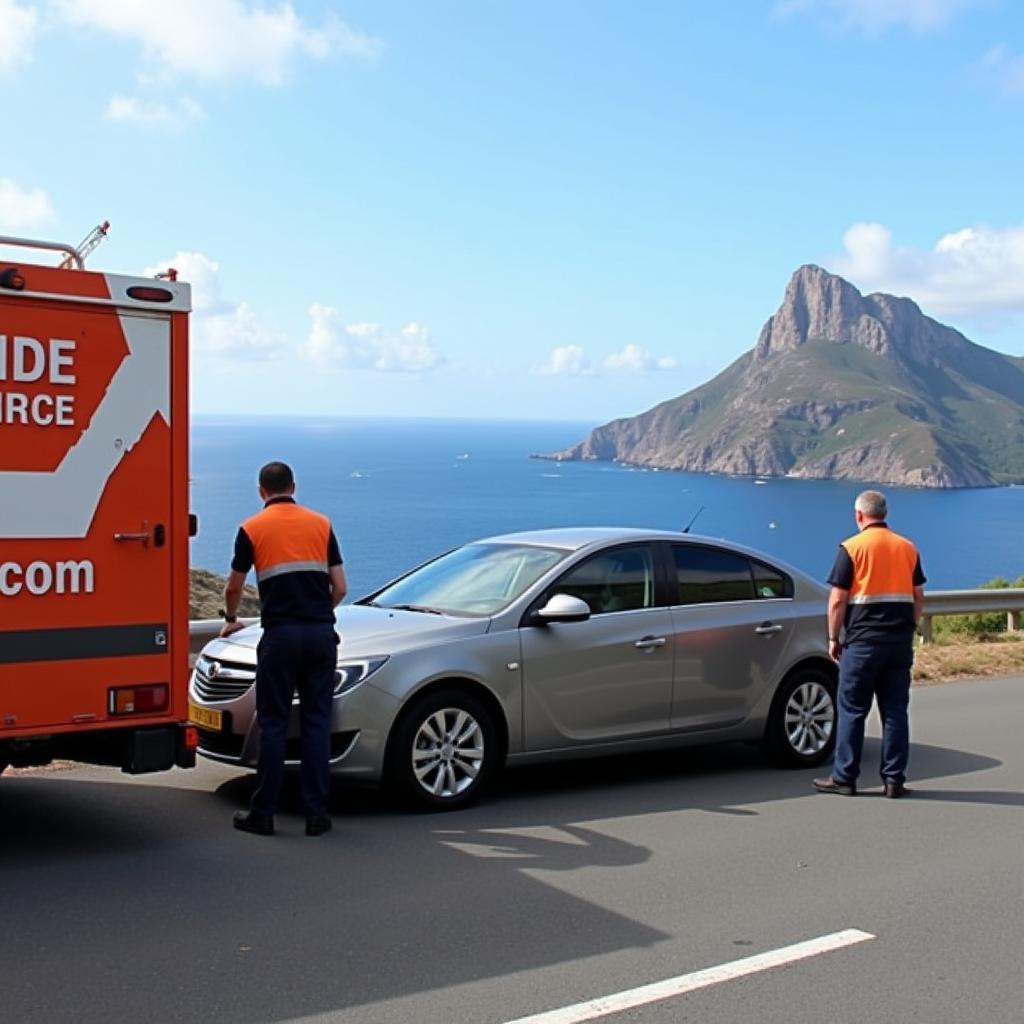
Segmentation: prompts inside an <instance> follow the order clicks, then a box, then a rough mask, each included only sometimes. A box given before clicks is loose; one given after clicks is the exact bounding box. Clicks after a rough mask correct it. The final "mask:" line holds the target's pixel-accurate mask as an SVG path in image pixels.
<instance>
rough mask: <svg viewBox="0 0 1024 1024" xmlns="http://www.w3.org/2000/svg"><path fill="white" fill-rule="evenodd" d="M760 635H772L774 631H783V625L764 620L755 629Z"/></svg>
mask: <svg viewBox="0 0 1024 1024" xmlns="http://www.w3.org/2000/svg"><path fill="white" fill-rule="evenodd" d="M754 632H755V633H757V634H758V636H771V635H772V633H781V632H782V627H781V626H780V625H779V624H778V623H777V622H774V623H773V622H763V623H762V624H761V625H760V626H758V627H757V628H756V629H755V630H754Z"/></svg>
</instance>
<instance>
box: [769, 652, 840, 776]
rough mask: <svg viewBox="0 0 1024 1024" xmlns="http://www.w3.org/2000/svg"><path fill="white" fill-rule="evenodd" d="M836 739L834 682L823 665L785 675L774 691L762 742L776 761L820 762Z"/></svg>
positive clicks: (794, 763)
mask: <svg viewBox="0 0 1024 1024" xmlns="http://www.w3.org/2000/svg"><path fill="white" fill-rule="evenodd" d="M835 743H836V683H835V679H834V678H833V677H832V676H831V675H830V674H829V673H828V672H827V671H825V670H824V669H818V668H806V669H801V670H799V671H797V672H794V673H793V674H792V675H791V676H789V677H787V678H786V679H785V680H784V681H783V682H782V685H781V686H780V687H779V689H778V691H777V692H776V694H775V700H774V701H773V702H772V710H771V713H770V714H769V716H768V725H767V728H766V730H765V736H764V746H765V748H766V750H767V752H768V754H769V755H770V756H771V757H772V758H773V759H774V760H776V761H778V762H780V763H782V764H785V765H789V766H791V767H794V768H809V767H811V766H812V765H817V764H821V762H822V761H824V760H825V759H826V758H827V757H828V756H829V755H830V754H831V753H832V750H833V748H834V747H835Z"/></svg>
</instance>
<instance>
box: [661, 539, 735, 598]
mask: <svg viewBox="0 0 1024 1024" xmlns="http://www.w3.org/2000/svg"><path fill="white" fill-rule="evenodd" d="M672 558H673V561H674V562H675V569H676V580H677V585H678V588H679V591H678V595H679V596H678V599H677V603H678V604H713V603H718V602H722V601H752V600H753V599H754V597H755V593H754V580H753V577H752V575H751V571H750V560H749V559H748V558H747V557H746V556H745V555H739V554H735V553H734V552H732V551H723V550H721V549H720V548H706V547H702V546H700V545H698V544H674V545H673V546H672Z"/></svg>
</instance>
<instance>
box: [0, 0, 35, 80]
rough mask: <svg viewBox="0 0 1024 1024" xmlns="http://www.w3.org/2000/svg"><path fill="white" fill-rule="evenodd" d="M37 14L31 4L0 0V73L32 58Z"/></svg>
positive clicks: (11, 69)
mask: <svg viewBox="0 0 1024 1024" xmlns="http://www.w3.org/2000/svg"><path fill="white" fill-rule="evenodd" d="M38 23H39V15H38V13H37V12H36V8H35V7H34V6H33V5H31V4H20V3H18V2H17V0H0V74H3V73H4V72H7V71H14V70H15V69H16V68H17V67H19V66H20V65H21V64H27V63H28V62H29V61H30V60H31V59H32V47H33V44H34V43H35V35H36V28H37V26H38Z"/></svg>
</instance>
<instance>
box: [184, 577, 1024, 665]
mask: <svg viewBox="0 0 1024 1024" xmlns="http://www.w3.org/2000/svg"><path fill="white" fill-rule="evenodd" d="M977 612H1006V628H1007V629H1009V630H1019V629H1020V628H1021V614H1022V612H1024V589H1014V588H1004V589H1002V590H932V591H926V592H925V595H924V614H923V615H922V616H921V626H920V633H921V640H922V641H923V642H924V643H926V644H927V643H931V639H932V619H934V618H936V617H937V616H939V615H974V614H976V613H977ZM239 621H240V622H244V623H245V625H247V626H251V625H252V624H253V623H255V622H258V621H259V619H250V618H246V619H240V620H239ZM223 624H224V623H223V621H222V620H221V619H193V620H192V621H191V622H190V623H189V624H188V625H189V628H188V635H189V651H190V652H191V653H192V654H198V653H199V651H201V650H202V648H203V645H204V644H206V643H208V642H209V641H210V640H212V639H213V638H214V637H215V636H216V635H217V634H218V633H219V632H220V627H221V626H222V625H223Z"/></svg>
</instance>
